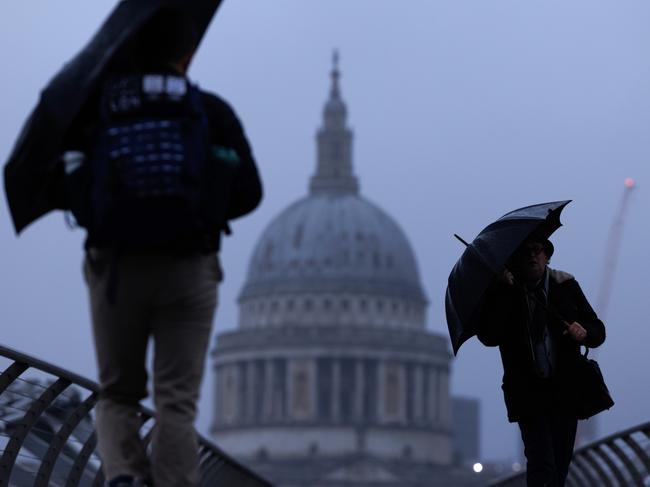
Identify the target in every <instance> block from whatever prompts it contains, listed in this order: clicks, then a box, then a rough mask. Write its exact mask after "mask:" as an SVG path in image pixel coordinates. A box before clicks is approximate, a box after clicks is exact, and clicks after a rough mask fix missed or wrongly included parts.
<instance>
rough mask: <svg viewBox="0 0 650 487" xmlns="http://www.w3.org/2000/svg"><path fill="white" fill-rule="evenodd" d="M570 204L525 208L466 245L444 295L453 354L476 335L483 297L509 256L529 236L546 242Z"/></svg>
mask: <svg viewBox="0 0 650 487" xmlns="http://www.w3.org/2000/svg"><path fill="white" fill-rule="evenodd" d="M570 202H571V200H566V201H554V202H551V203H542V204H538V205H532V206H526V207H524V208H519V209H517V210H514V211H511V212H509V213H506V214H505V215H503V216H502V217H501V218H499V219H498V220H496V221H495V222H493V223H491V224H490V225H488V226H487V227H485V228H484V229H483V230H482V231H481V232H480V233H479V234H478V236H477V237H476V238H475V239H474V240H473V241H472V243H470V244H468V245H467V247H466V248H465V251H464V252H463V254H462V255H461V257H460V259H458V262H456V265H454V268H453V269H452V271H451V273H450V274H449V280H448V285H447V292H446V295H445V312H446V315H447V327H448V328H449V336H450V338H451V343H452V348H453V350H454V354H457V353H458V349H459V348H460V346H461V345H462V344H463V343H464V342H465V341H466V340H468V339H469V338H471V337H472V336H474V335H475V334H476V326H475V323H474V321H475V317H476V313H477V311H478V310H479V308H480V305H481V300H482V298H483V294H484V293H485V291H486V290H487V288H488V286H489V285H490V283H491V282H492V279H493V278H494V276H495V275H496V274H498V273H500V272H502V271H503V270H504V269H505V265H506V263H507V262H508V259H509V258H510V256H511V255H512V254H513V253H514V252H515V250H517V248H518V247H519V246H520V245H521V244H522V243H523V242H524V241H525V240H526V239H527V238H528V237H529V236H530V235H532V234H535V235H536V236H539V237H540V238H548V237H549V236H550V235H551V234H552V233H553V232H554V231H555V230H557V229H558V228H559V227H561V226H562V223H560V213H561V212H562V210H563V209H564V207H565V206H566V205H568V204H569V203H570Z"/></svg>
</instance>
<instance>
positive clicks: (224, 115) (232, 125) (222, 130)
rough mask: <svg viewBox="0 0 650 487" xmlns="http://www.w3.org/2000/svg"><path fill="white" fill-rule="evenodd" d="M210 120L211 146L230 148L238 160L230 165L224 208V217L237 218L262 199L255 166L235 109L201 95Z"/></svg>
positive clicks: (252, 208)
mask: <svg viewBox="0 0 650 487" xmlns="http://www.w3.org/2000/svg"><path fill="white" fill-rule="evenodd" d="M203 95H204V97H203V99H204V102H205V105H206V110H207V112H208V118H209V120H210V142H211V143H212V144H213V145H214V146H222V147H226V148H229V149H233V150H234V151H235V152H236V153H237V156H238V159H239V160H238V162H237V164H236V165H235V166H234V167H233V171H234V173H233V180H232V189H231V193H230V194H231V197H230V201H229V204H228V208H227V210H226V217H227V219H228V220H233V219H235V218H239V217H241V216H243V215H246V214H247V213H250V212H251V211H253V210H254V209H255V208H256V207H257V206H258V205H259V203H260V201H261V200H262V182H261V180H260V177H259V173H258V170H257V165H256V164H255V159H254V158H253V154H252V151H251V148H250V145H249V143H248V139H247V138H246V135H245V133H244V128H243V127H242V124H241V122H240V121H239V119H238V118H237V115H236V114H235V112H234V111H233V110H232V108H230V106H229V105H228V104H227V103H226V102H225V101H223V100H222V99H220V98H218V97H216V96H214V95H210V94H207V93H204V94H203Z"/></svg>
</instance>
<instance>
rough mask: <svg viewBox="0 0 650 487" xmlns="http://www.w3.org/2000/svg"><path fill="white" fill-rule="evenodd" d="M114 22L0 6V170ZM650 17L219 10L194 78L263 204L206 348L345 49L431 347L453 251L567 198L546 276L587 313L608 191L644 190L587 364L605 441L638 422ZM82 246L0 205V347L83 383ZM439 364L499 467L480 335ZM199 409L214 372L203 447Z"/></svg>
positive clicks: (284, 191)
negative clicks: (563, 277)
mask: <svg viewBox="0 0 650 487" xmlns="http://www.w3.org/2000/svg"><path fill="white" fill-rule="evenodd" d="M114 4H115V2H114V1H109V0H93V1H92V2H89V1H87V0H67V1H65V2H58V1H52V0H24V1H21V2H7V1H5V2H2V3H1V4H0V26H1V28H0V64H1V65H2V67H3V69H2V74H1V75H0V97H1V98H0V100H1V101H0V103H1V104H0V113H1V115H0V160H1V161H5V160H6V157H7V156H8V154H9V151H10V149H11V147H12V144H13V141H14V139H15V137H16V135H17V133H18V131H19V129H20V127H21V125H22V123H23V121H24V119H25V117H26V116H27V114H28V112H29V111H30V110H31V109H32V107H33V105H34V104H35V102H36V99H37V96H38V92H39V90H40V88H41V87H42V86H43V85H44V84H45V83H46V82H47V80H48V79H49V78H50V76H51V75H52V74H53V73H54V72H55V71H56V70H57V69H58V68H59V67H60V66H61V65H62V63H63V62H65V61H66V60H68V59H69V58H70V57H72V56H73V55H74V54H75V53H76V51H77V50H78V49H79V48H80V47H81V46H82V45H83V44H84V43H85V42H86V40H87V39H88V38H89V37H90V35H91V34H92V33H93V32H94V30H95V29H96V28H97V26H98V25H99V24H100V22H101V21H102V19H103V18H104V17H105V16H106V14H107V13H108V12H109V11H110V9H111V8H112V7H113V6H114ZM649 20H650V3H649V2H647V1H646V0H626V1H620V0H616V1H615V0H571V1H569V2H567V1H566V0H544V1H542V0H527V1H525V2H524V1H521V0H444V1H442V0H406V1H402V2H396V1H391V2H388V1H385V0H354V1H343V0H328V1H316V0H308V1H305V0H274V1H273V2H269V1H266V0H238V1H234V0H225V2H224V5H223V7H222V8H221V10H220V12H219V14H218V15H217V17H216V18H215V20H214V21H213V23H212V25H211V28H210V30H209V32H208V34H207V36H206V37H205V39H204V42H203V44H202V47H201V50H200V51H199V53H198V55H197V57H196V59H195V62H194V64H193V66H192V69H191V73H190V74H191V75H192V76H193V77H194V78H195V79H196V80H198V81H199V83H200V85H201V86H202V87H203V88H205V89H209V90H213V91H216V92H217V93H219V94H221V95H222V96H224V97H225V98H226V99H227V100H229V101H230V102H231V103H232V105H233V106H234V107H235V109H236V111H237V112H238V114H239V115H240V117H241V119H242V121H243V123H244V126H245V128H246V130H247V133H248V136H249V138H250V140H251V143H252V146H253V149H254V152H255V155H256V157H257V160H258V164H259V167H260V171H261V174H262V176H263V179H264V183H265V190H266V197H265V200H264V202H263V205H262V207H261V208H260V209H259V210H258V211H257V212H256V213H254V214H253V215H252V216H250V217H248V218H246V219H244V220H242V221H241V222H236V223H235V225H234V226H233V227H234V235H233V236H232V237H231V238H228V239H227V240H226V241H225V248H224V251H223V254H222V255H223V262H224V267H225V271H226V281H225V283H224V284H223V286H222V288H221V291H220V298H221V306H220V308H219V311H218V315H217V319H216V323H215V325H216V326H215V332H220V331H223V330H226V329H228V328H231V327H233V326H235V325H236V319H237V307H236V297H237V294H238V292H239V290H240V288H241V286H242V283H243V280H244V277H245V272H246V268H247V262H248V259H249V257H250V255H251V252H252V248H253V246H254V244H255V242H256V239H257V237H258V236H259V235H260V234H261V232H262V230H263V229H264V227H265V226H266V224H267V223H268V222H269V221H270V220H271V218H273V217H274V216H275V215H277V214H278V213H279V212H280V211H281V210H282V209H283V208H284V207H286V206H287V205H288V204H289V203H290V202H292V201H293V200H295V199H297V198H298V197H300V196H302V195H303V194H304V193H305V192H306V188H307V179H308V177H309V176H310V174H311V173H312V172H313V170H314V166H315V157H314V156H315V144H314V135H315V131H316V129H317V126H318V124H319V123H320V120H321V109H322V106H323V103H324V101H325V99H326V96H327V90H328V85H329V78H328V73H329V70H330V59H331V53H332V50H333V49H334V48H338V49H340V52H341V69H342V73H343V77H342V81H341V83H342V92H343V96H344V98H345V100H346V102H347V104H348V109H349V123H350V125H351V126H352V127H353V129H354V131H355V146H354V162H355V170H356V172H357V174H358V175H359V176H360V180H361V186H362V193H363V194H364V195H365V196H366V197H368V198H369V199H371V200H373V201H374V202H376V203H378V204H379V205H380V206H382V207H383V208H384V209H385V210H386V211H388V212H389V213H390V214H391V215H392V216H393V217H394V218H395V219H396V220H397V221H398V222H399V223H400V225H401V226H402V228H403V229H404V231H405V232H406V234H407V235H408V237H409V238H410V240H411V243H412V245H413V247H414V249H415V252H416V255H417V259H418V262H419V266H420V272H421V276H422V280H423V284H424V287H425V289H426V291H427V293H428V296H429V298H430V301H431V305H430V308H429V320H428V321H429V327H430V329H431V330H433V331H436V332H439V333H443V334H446V333H447V332H446V324H445V319H444V299H443V297H444V291H445V286H446V280H447V276H448V274H449V271H450V270H451V268H452V266H453V264H454V262H455V261H456V259H457V258H458V257H459V256H460V254H461V251H462V248H461V246H460V245H459V244H458V242H457V241H456V240H455V239H453V238H452V234H453V233H459V234H461V235H463V236H464V237H465V238H466V239H471V238H473V237H474V236H475V235H476V234H477V233H478V232H479V231H480V230H481V229H482V228H483V227H484V226H485V225H486V224H487V223H489V222H490V221H491V220H493V219H495V218H497V217H499V216H500V215H502V214H503V213H505V212H506V211H509V210H511V209H514V208H517V207H521V206H525V205H528V204H533V203H538V202H544V201H552V200H559V199H573V200H574V202H573V203H572V204H571V205H569V207H568V208H567V209H566V210H565V212H564V218H563V221H564V223H565V226H564V227H563V228H561V229H560V230H558V232H557V233H556V236H555V237H554V239H553V240H554V242H555V244H556V254H555V255H554V257H553V262H552V266H554V267H556V268H560V269H563V270H566V271H568V272H571V273H573V274H575V275H576V276H577V278H578V280H579V282H580V283H581V285H582V286H583V288H584V290H585V292H586V294H587V296H588V297H589V298H590V299H591V301H592V304H594V305H596V296H597V294H598V289H599V286H600V285H601V283H602V280H603V278H604V277H603V265H604V261H605V259H604V257H605V249H606V242H607V238H608V234H609V229H610V226H611V223H612V220H613V218H614V216H615V212H616V209H617V207H618V205H619V203H620V200H621V197H622V194H623V191H624V188H623V181H624V179H625V178H626V177H628V176H631V177H634V178H636V179H637V181H638V187H637V189H636V190H635V191H634V193H633V194H632V195H631V200H630V205H629V211H628V213H627V217H626V221H625V233H624V235H623V241H622V247H621V254H620V259H619V262H618V270H617V273H616V275H615V281H614V283H613V284H614V285H613V287H612V294H611V300H610V305H609V309H608V316H607V320H606V325H607V326H608V335H609V336H608V340H607V342H606V343H605V345H604V346H603V348H602V349H601V350H600V352H599V361H600V363H601V367H602V368H603V370H604V373H605V376H606V378H607V380H608V383H609V384H610V386H611V387H610V388H611V391H612V394H613V396H614V398H615V399H616V401H617V405H616V407H615V408H614V409H612V410H611V411H610V412H607V413H605V414H603V415H602V416H601V417H600V418H601V420H600V425H601V428H600V429H601V434H606V433H611V432H613V431H616V430H619V429H621V428H625V427H628V426H632V425H635V424H637V423H640V422H642V421H646V420H647V419H648V410H649V407H648V406H649V404H650V389H649V388H648V386H647V382H646V380H645V379H644V377H645V376H646V374H647V373H648V371H649V369H650V356H649V354H648V351H647V349H648V343H649V342H650V327H649V326H648V314H649V311H650V300H649V299H648V292H647V281H648V275H649V274H650V260H649V259H648V257H647V253H646V251H647V248H648V242H649V241H650V231H649V229H648V223H647V216H648V208H649V203H650V197H649V196H648V191H647V189H646V185H647V184H648V183H647V181H649V180H650V170H649V169H648V163H649V161H650V56H648V52H647V50H648V45H650V29H648V23H649ZM82 241H83V235H82V232H80V231H74V232H72V231H69V230H68V229H67V228H66V227H65V225H64V223H63V216H62V215H61V214H52V215H50V216H48V217H46V218H44V219H42V220H41V221H39V222H38V223H37V224H35V225H34V226H32V227H30V228H28V229H27V231H26V232H25V233H24V234H23V235H22V236H21V237H20V238H16V237H15V236H14V234H13V229H12V226H11V223H10V220H9V215H8V212H7V208H6V202H5V200H4V199H2V200H0V250H1V252H0V269H1V272H0V309H1V310H2V311H1V312H2V315H1V317H2V320H1V321H0V342H1V343H3V344H6V345H8V346H11V347H14V348H16V349H18V350H21V351H24V352H27V353H30V354H34V355H37V356H39V357H41V358H44V359H46V360H49V361H52V362H54V363H56V364H58V365H61V366H63V367H66V368H69V369H72V370H74V371H75V372H78V373H80V374H83V375H86V376H89V377H91V378H94V377H95V372H96V368H95V363H94V353H93V347H92V341H91V335H90V326H89V313H88V306H87V301H86V291H85V289H84V285H83V281H82V277H81V272H80V268H81V259H82V252H81V247H82ZM453 367H454V373H453V390H454V392H455V393H458V394H462V395H466V396H473V397H477V398H479V399H480V400H481V405H482V421H483V429H482V449H483V454H484V456H485V457H486V458H488V459H495V458H504V457H514V455H515V446H514V445H515V437H516V436H515V435H516V430H515V429H514V428H513V427H512V426H511V425H508V423H507V421H506V419H505V408H504V406H503V403H502V398H501V393H500V387H499V386H500V380H501V364H500V359H499V356H498V352H497V351H496V350H495V349H486V348H483V347H481V346H480V345H479V344H478V342H477V341H476V340H475V339H473V340H471V341H470V342H468V343H467V344H466V345H464V346H463V348H462V349H461V351H460V354H459V357H458V358H457V360H456V361H455V362H454V366H453ZM211 391H212V376H211V374H208V375H207V376H206V381H205V387H204V397H203V399H202V402H201V408H202V412H201V415H200V418H199V428H200V429H201V430H202V431H204V432H205V431H206V430H207V427H208V424H209V421H210V416H211V414H210V411H209V405H210V399H211ZM217 442H218V439H217Z"/></svg>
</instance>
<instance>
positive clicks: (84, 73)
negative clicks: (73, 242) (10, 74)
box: [5, 0, 221, 233]
mask: <svg viewBox="0 0 650 487" xmlns="http://www.w3.org/2000/svg"><path fill="white" fill-rule="evenodd" d="M220 4H221V0H191V1H187V0H122V1H121V2H120V3H119V4H118V5H117V6H116V7H115V9H114V10H113V11H112V12H111V13H110V15H109V16H108V18H107V19H106V21H105V22H104V24H103V25H102V26H101V27H100V29H99V30H98V31H97V33H96V34H95V35H94V36H93V38H92V39H91V40H90V42H89V43H88V44H87V45H86V46H85V47H84V48H83V49H82V50H81V51H80V52H79V53H78V54H77V55H76V56H75V57H74V58H73V59H72V60H71V61H70V62H68V63H67V64H65V65H64V66H63V67H62V68H61V70H60V71H59V72H58V73H57V74H56V75H55V76H54V77H53V78H52V80H51V81H50V82H49V83H48V85H47V86H46V87H45V89H44V90H43V91H42V93H41V97H40V100H39V102H38V104H37V105H36V107H35V108H34V110H33V111H32V113H31V115H30V116H29V118H28V119H27V122H26V123H25V125H24V127H23V129H22V132H21V134H20V135H19V137H18V139H17V141H16V144H15V146H14V149H13V151H12V153H11V155H10V156H9V159H8V161H7V163H6V165H5V191H6V195H7V201H8V203H9V209H10V211H11V216H12V219H13V222H14V227H15V229H16V232H17V233H19V232H20V231H21V230H23V229H24V228H25V227H26V226H27V225H29V224H30V223H32V222H33V221H34V220H36V219H38V218H39V217H41V216H43V215H44V214H46V213H48V212H49V211H51V210H54V209H57V208H60V207H61V202H60V201H57V197H56V195H57V194H58V193H59V192H60V191H59V190H60V185H61V184H62V170H61V165H60V161H59V155H60V153H61V151H62V150H63V149H64V147H63V143H64V140H65V137H66V134H67V133H68V130H69V129H70V127H71V125H72V124H73V122H74V120H75V119H76V118H77V116H78V115H79V113H80V112H81V110H82V109H83V108H84V105H85V104H86V103H87V102H88V100H89V99H90V98H91V97H92V95H93V94H94V93H96V92H97V90H98V89H99V86H100V85H101V82H102V80H103V78H104V75H105V74H106V71H107V68H108V67H109V66H114V65H115V63H116V61H119V58H120V56H124V55H125V54H126V53H128V52H129V51H130V50H131V45H130V43H131V42H132V40H133V39H134V38H135V34H136V33H137V32H138V31H139V30H140V29H141V28H142V27H143V26H144V25H145V24H146V23H147V22H148V21H149V20H151V19H152V18H153V17H154V16H155V14H156V13H157V12H159V11H160V10H162V9H164V8H169V7H173V8H177V9H179V10H182V11H183V12H185V13H187V16H188V17H189V18H191V19H193V21H195V22H196V24H195V27H196V31H197V33H198V34H199V39H200V38H201V37H203V34H204V33H205V31H206V29H207V27H208V25H209V24H210V21H211V19H212V17H213V16H214V13H215V12H216V10H217V8H218V7H219V5H220Z"/></svg>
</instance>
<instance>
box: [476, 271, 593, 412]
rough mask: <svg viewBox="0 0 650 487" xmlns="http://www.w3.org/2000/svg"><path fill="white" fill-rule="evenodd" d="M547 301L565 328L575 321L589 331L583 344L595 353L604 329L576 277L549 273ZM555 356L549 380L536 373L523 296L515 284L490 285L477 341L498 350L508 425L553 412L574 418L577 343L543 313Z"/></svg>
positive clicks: (550, 317)
mask: <svg viewBox="0 0 650 487" xmlns="http://www.w3.org/2000/svg"><path fill="white" fill-rule="evenodd" d="M548 272H549V284H548V302H549V308H550V309H552V310H554V311H555V312H556V313H557V314H558V315H559V316H561V317H562V318H564V321H566V322H567V323H573V322H574V321H575V322H578V323H580V325H582V327H583V328H584V329H585V330H586V331H587V337H586V339H585V341H584V342H583V344H584V345H586V346H588V347H590V348H595V347H598V346H599V345H601V344H602V343H603V342H604V341H605V326H604V325H603V322H602V321H601V320H600V319H598V317H597V316H596V313H595V312H594V310H593V309H592V307H591V306H590V304H589V302H588V301H587V298H586V297H585V295H584V294H583V292H582V290H581V289H580V286H579V284H578V282H577V281H576V280H575V278H574V277H573V276H572V275H570V274H568V273H566V272H561V271H557V270H553V269H550V268H549V269H548ZM546 323H547V327H548V332H549V336H550V339H551V340H552V342H553V346H554V349H555V353H556V358H555V360H554V364H553V373H552V375H551V377H550V378H541V377H539V375H538V374H537V373H536V367H535V359H534V353H533V346H532V340H531V338H530V326H531V323H530V319H529V313H528V306H527V299H526V296H525V291H524V290H523V288H522V287H520V286H517V285H508V284H505V283H497V282H495V283H493V284H492V285H491V286H490V288H488V290H487V292H486V294H485V297H484V304H483V306H482V309H481V312H480V314H479V319H478V333H477V336H478V338H479V340H480V341H481V342H482V343H483V344H484V345H486V346H490V347H494V346H498V347H499V351H500V353H501V360H502V363H503V372H504V373H503V385H502V389H503V395H504V399H505V403H506V409H507V411H508V420H509V421H510V422H517V421H519V420H521V419H524V418H528V417H532V416H536V415H539V414H543V413H545V412H549V411H551V410H553V411H557V412H561V413H565V414H568V415H570V416H573V415H574V414H576V413H575V411H576V404H577V395H576V394H577V392H576V387H575V384H576V381H577V378H576V372H577V360H578V359H579V358H580V357H579V355H580V344H579V343H578V342H576V341H575V340H574V339H572V338H571V337H570V336H569V335H563V332H564V330H565V329H566V325H565V324H564V323H563V322H562V321H561V320H560V319H558V317H557V316H554V315H553V313H549V312H547V313H546Z"/></svg>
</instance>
